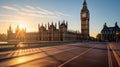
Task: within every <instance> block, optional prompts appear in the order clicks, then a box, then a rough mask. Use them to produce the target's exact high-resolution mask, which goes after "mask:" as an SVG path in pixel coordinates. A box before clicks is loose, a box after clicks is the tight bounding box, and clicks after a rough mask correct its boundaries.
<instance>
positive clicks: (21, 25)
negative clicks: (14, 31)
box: [17, 21, 27, 29]
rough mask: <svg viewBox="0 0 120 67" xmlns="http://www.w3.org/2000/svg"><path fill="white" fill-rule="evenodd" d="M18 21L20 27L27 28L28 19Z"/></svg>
mask: <svg viewBox="0 0 120 67" xmlns="http://www.w3.org/2000/svg"><path fill="white" fill-rule="evenodd" d="M17 23H18V25H19V28H20V29H25V28H26V29H27V22H26V21H18V22H17Z"/></svg>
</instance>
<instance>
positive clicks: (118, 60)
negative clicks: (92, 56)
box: [110, 45, 120, 67]
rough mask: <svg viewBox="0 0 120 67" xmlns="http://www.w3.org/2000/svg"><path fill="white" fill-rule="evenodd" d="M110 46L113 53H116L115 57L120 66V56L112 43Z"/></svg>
mask: <svg viewBox="0 0 120 67" xmlns="http://www.w3.org/2000/svg"><path fill="white" fill-rule="evenodd" d="M110 48H111V49H112V52H113V55H114V57H115V59H116V61H117V63H118V65H119V67H120V57H119V56H118V54H116V52H115V51H114V50H113V48H112V45H110Z"/></svg>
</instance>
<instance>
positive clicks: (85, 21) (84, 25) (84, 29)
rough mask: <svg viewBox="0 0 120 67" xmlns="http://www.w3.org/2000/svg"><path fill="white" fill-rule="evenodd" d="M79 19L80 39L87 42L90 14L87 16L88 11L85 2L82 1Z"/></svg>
mask: <svg viewBox="0 0 120 67" xmlns="http://www.w3.org/2000/svg"><path fill="white" fill-rule="evenodd" d="M80 17H81V18H80V19H81V34H82V38H83V39H84V40H88V39H89V18H90V14H89V10H88V8H87V3H86V0H84V3H83V8H82V10H81V13H80Z"/></svg>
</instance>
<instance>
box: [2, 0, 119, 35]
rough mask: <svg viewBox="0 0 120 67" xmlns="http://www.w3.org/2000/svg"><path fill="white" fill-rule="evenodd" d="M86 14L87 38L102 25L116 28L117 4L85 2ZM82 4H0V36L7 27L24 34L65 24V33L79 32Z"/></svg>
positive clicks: (69, 0)
mask: <svg viewBox="0 0 120 67" xmlns="http://www.w3.org/2000/svg"><path fill="white" fill-rule="evenodd" d="M86 1H87V6H88V9H89V11H90V35H91V36H93V37H95V36H96V35H97V34H98V33H100V31H101V30H102V28H103V24H104V23H105V22H106V23H107V25H108V26H114V24H115V22H116V21H117V22H118V25H119V26H120V7H119V6H120V0H86ZM83 2H84V0H0V33H7V29H8V28H9V25H11V26H12V29H13V30H15V28H16V26H17V25H19V26H20V27H21V28H25V27H26V29H27V32H32V31H33V32H35V31H38V24H41V25H42V24H43V25H45V24H47V23H48V22H49V23H51V22H56V23H58V21H59V20H60V21H62V20H66V21H68V29H69V30H74V31H76V30H77V31H80V32H81V21H80V11H81V9H82V6H83V5H82V4H83Z"/></svg>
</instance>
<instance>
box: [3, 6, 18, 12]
mask: <svg viewBox="0 0 120 67" xmlns="http://www.w3.org/2000/svg"><path fill="white" fill-rule="evenodd" d="M1 8H4V9H7V10H12V11H18V9H17V8H14V7H10V6H1Z"/></svg>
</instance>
